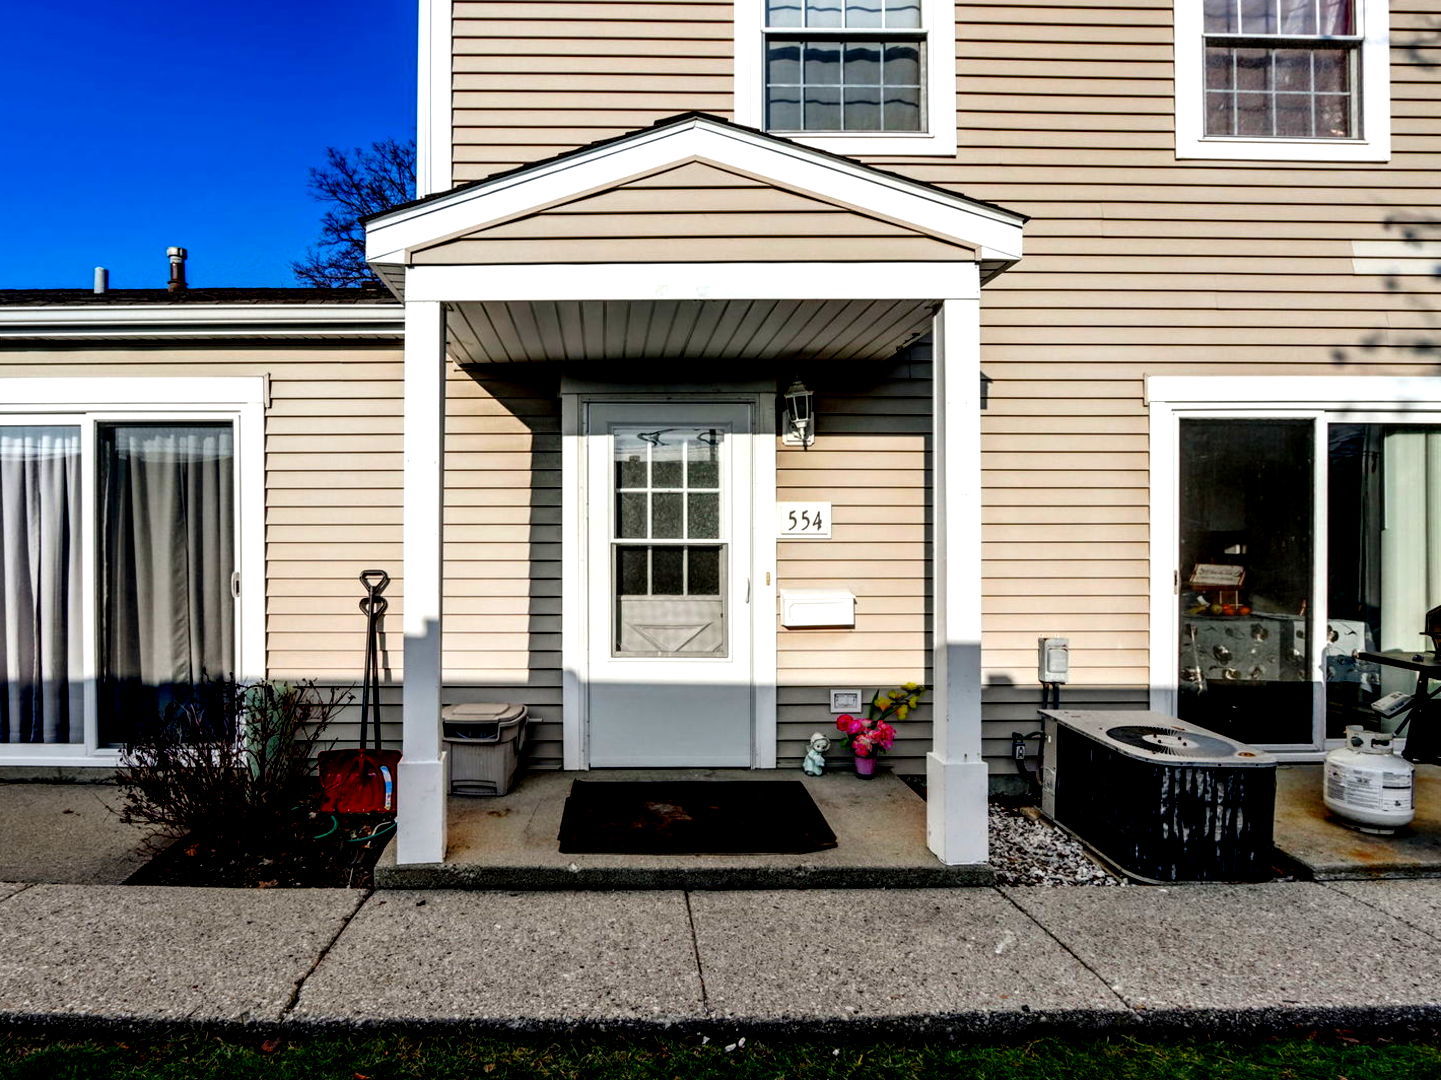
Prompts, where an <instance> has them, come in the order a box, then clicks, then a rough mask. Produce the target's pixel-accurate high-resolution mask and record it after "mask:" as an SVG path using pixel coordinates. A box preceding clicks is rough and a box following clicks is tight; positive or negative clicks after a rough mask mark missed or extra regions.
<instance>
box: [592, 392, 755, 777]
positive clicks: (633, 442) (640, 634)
mask: <svg viewBox="0 0 1441 1080" xmlns="http://www.w3.org/2000/svg"><path fill="white" fill-rule="evenodd" d="M585 430H586V454H587V481H588V485H587V486H588V496H587V518H586V521H587V525H586V529H587V537H586V554H587V560H586V561H587V567H588V573H587V576H588V588H587V602H588V607H589V611H588V612H587V628H588V635H589V642H588V654H589V655H588V661H589V678H588V687H587V696H588V701H587V710H586V712H587V719H588V728H589V730H588V747H589V752H588V759H589V764H590V765H591V766H600V767H605V766H630V767H664V766H693V767H701V766H740V767H746V766H749V765H750V764H751V763H752V732H753V730H754V723H753V711H752V710H753V704H752V699H753V691H752V657H751V651H752V650H751V632H750V626H751V617H750V611H749V604H750V594H751V576H750V575H751V551H752V544H751V516H752V515H751V499H752V480H751V439H750V434H751V430H752V422H751V406H749V405H745V404H739V403H714V404H704V403H695V404H690V403H687V404H674V403H624V404H621V403H600V402H592V403H590V404H589V405H588V406H587V412H586V429H585Z"/></svg>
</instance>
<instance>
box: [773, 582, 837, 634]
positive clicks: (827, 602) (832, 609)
mask: <svg viewBox="0 0 1441 1080" xmlns="http://www.w3.org/2000/svg"><path fill="white" fill-rule="evenodd" d="M781 625H782V626H785V627H787V628H799V627H807V626H830V627H852V626H855V625H856V597H855V594H854V593H852V592H850V591H849V590H846V589H782V590H781Z"/></svg>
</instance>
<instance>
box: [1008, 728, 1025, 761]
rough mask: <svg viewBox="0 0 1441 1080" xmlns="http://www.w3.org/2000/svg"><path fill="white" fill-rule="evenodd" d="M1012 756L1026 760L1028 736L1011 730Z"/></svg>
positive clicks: (1019, 759)
mask: <svg viewBox="0 0 1441 1080" xmlns="http://www.w3.org/2000/svg"><path fill="white" fill-rule="evenodd" d="M1011 757H1013V758H1015V759H1016V760H1017V761H1025V760H1026V737H1025V736H1024V735H1022V734H1021V733H1020V732H1018V731H1013V732H1011Z"/></svg>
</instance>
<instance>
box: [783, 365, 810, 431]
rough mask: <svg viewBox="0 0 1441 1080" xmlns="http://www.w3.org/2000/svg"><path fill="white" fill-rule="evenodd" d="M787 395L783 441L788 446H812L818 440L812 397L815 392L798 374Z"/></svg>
mask: <svg viewBox="0 0 1441 1080" xmlns="http://www.w3.org/2000/svg"><path fill="white" fill-rule="evenodd" d="M785 397H786V413H785V423H784V424H783V425H782V431H781V442H783V443H785V444H786V445H787V446H810V444H811V443H813V442H815V441H816V431H815V424H814V421H815V413H814V412H813V411H812V409H811V399H812V398H814V397H815V394H813V393H812V392H811V391H809V390H807V389H806V384H805V383H803V382H801V377H800V376H799V375H797V376H796V377H795V379H794V381H792V383H791V385H790V389H788V390H787V391H786V394H785Z"/></svg>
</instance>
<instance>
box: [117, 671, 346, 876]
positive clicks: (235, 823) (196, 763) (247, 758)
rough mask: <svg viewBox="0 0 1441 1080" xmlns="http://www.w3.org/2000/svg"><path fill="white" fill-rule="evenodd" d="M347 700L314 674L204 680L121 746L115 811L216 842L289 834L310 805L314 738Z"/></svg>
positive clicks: (236, 843)
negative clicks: (290, 679)
mask: <svg viewBox="0 0 1441 1080" xmlns="http://www.w3.org/2000/svg"><path fill="white" fill-rule="evenodd" d="M350 699H351V693H350V691H349V690H343V689H336V688H330V689H327V690H325V691H322V690H320V689H318V688H317V687H316V685H315V683H314V682H313V681H310V680H304V681H301V682H296V683H283V682H270V681H261V682H256V683H250V684H248V685H245V684H240V683H236V682H234V681H231V680H225V679H205V680H203V681H202V682H201V683H200V684H199V685H198V686H197V687H196V688H195V692H194V693H193V694H191V695H190V700H189V701H188V702H187V703H185V704H183V705H171V706H170V707H168V708H167V709H166V710H165V713H164V714H163V715H162V716H161V717H160V718H159V720H158V722H157V723H156V724H154V725H152V726H150V727H149V728H148V729H147V730H146V731H145V732H144V734H143V735H140V736H138V737H137V738H136V740H135V741H134V742H132V743H128V744H127V745H125V747H124V748H123V749H122V751H121V765H122V768H121V771H120V775H119V780H118V783H119V785H120V791H121V818H122V819H123V820H125V821H128V822H133V823H139V824H148V825H157V826H160V827H161V828H163V829H165V830H166V831H169V832H172V833H189V834H190V835H191V836H192V838H194V839H195V840H197V841H200V842H202V843H204V844H206V845H208V846H212V847H216V848H220V847H226V846H232V847H248V848H253V847H255V846H257V845H258V844H263V843H264V842H265V841H266V840H268V839H271V838H276V837H280V836H283V835H285V834H286V833H287V832H290V831H291V830H292V829H293V823H294V822H295V820H296V819H297V817H298V816H300V815H301V814H303V813H304V811H305V810H307V809H309V808H310V807H311V806H312V805H313V804H314V800H315V796H316V791H317V788H316V784H315V780H314V755H315V749H316V746H317V743H318V742H319V740H320V739H321V737H322V735H323V734H324V732H325V728H326V725H327V724H328V723H329V722H330V720H331V719H332V718H333V717H334V716H335V714H336V713H337V712H338V711H339V710H340V709H341V708H342V707H343V706H344V705H345V704H346V703H347V702H348V701H350Z"/></svg>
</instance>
